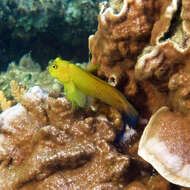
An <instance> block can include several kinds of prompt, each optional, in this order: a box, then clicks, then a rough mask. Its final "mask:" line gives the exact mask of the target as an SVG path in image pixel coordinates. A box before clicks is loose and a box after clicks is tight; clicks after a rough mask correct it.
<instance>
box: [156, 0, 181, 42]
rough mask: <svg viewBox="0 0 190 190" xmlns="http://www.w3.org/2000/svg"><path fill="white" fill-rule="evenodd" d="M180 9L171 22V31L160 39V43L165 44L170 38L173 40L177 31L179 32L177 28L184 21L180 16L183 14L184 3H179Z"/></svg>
mask: <svg viewBox="0 0 190 190" xmlns="http://www.w3.org/2000/svg"><path fill="white" fill-rule="evenodd" d="M177 6H178V9H177V11H176V12H175V13H174V15H173V18H172V20H171V23H170V26H169V29H168V31H167V32H165V34H164V35H163V37H161V38H160V39H159V42H163V41H165V40H167V39H169V38H171V37H172V36H173V35H174V34H175V32H176V30H177V27H178V26H179V25H180V24H181V22H182V20H181V18H180V14H181V9H182V1H181V0H180V1H178V5H177Z"/></svg>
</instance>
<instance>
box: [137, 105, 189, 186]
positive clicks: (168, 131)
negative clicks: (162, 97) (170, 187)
mask: <svg viewBox="0 0 190 190" xmlns="http://www.w3.org/2000/svg"><path fill="white" fill-rule="evenodd" d="M189 123H190V118H187V117H186V118H185V117H183V116H182V115H180V114H179V113H173V112H171V111H170V110H169V108H168V107H162V108H161V109H159V110H158V111H157V112H156V113H155V114H154V115H153V116H152V117H151V119H150V121H149V123H148V125H147V126H146V128H145V130H144V132H143V135H142V137H141V140H140V143H139V149H138V154H139V155H140V156H141V157H142V158H143V159H144V160H146V161H147V162H149V163H150V164H151V165H152V166H153V167H154V168H155V169H156V170H157V171H158V172H159V173H160V175H162V176H163V177H165V178H166V179H167V180H168V181H170V182H172V183H174V184H178V185H181V186H185V187H190V135H189V134H190V127H189Z"/></svg>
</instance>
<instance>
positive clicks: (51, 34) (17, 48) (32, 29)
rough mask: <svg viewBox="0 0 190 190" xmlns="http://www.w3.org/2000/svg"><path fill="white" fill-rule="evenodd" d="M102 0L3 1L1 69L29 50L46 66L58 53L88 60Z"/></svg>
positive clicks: (79, 60)
mask: <svg viewBox="0 0 190 190" xmlns="http://www.w3.org/2000/svg"><path fill="white" fill-rule="evenodd" d="M100 2H101V1H100V0H99V1H98V0H70V1H67V0H15V1H14V0H13V1H12V0H1V1H0V49H1V51H0V60H1V64H0V70H1V71H5V70H6V68H7V66H8V63H10V62H11V61H16V62H18V61H19V59H20V58H21V57H22V56H23V55H24V54H26V53H29V52H31V56H32V58H33V59H34V60H35V61H36V62H38V63H39V64H40V65H41V67H42V68H43V69H45V67H46V66H47V62H48V61H49V60H50V59H52V58H55V57H56V56H58V55H59V56H62V57H64V58H65V59H73V60H75V61H78V62H83V61H88V36H89V35H90V34H93V33H95V31H96V28H97V15H98V12H99V3H100Z"/></svg>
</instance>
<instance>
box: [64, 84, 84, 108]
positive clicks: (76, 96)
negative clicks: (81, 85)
mask: <svg viewBox="0 0 190 190" xmlns="http://www.w3.org/2000/svg"><path fill="white" fill-rule="evenodd" d="M64 89H65V92H66V98H67V99H68V100H69V101H71V103H72V108H73V109H77V108H78V107H85V105H86V95H85V94H84V93H82V92H81V91H80V90H79V89H78V88H77V86H76V85H75V84H74V82H69V83H68V84H66V85H64Z"/></svg>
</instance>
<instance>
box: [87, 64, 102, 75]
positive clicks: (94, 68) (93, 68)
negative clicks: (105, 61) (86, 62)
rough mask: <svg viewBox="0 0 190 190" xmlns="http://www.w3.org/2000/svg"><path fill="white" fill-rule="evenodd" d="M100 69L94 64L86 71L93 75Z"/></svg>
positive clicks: (98, 65)
mask: <svg viewBox="0 0 190 190" xmlns="http://www.w3.org/2000/svg"><path fill="white" fill-rule="evenodd" d="M99 67H100V64H94V65H90V66H88V67H87V69H86V71H88V72H90V73H93V72H95V71H97V70H98V69H99Z"/></svg>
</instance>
